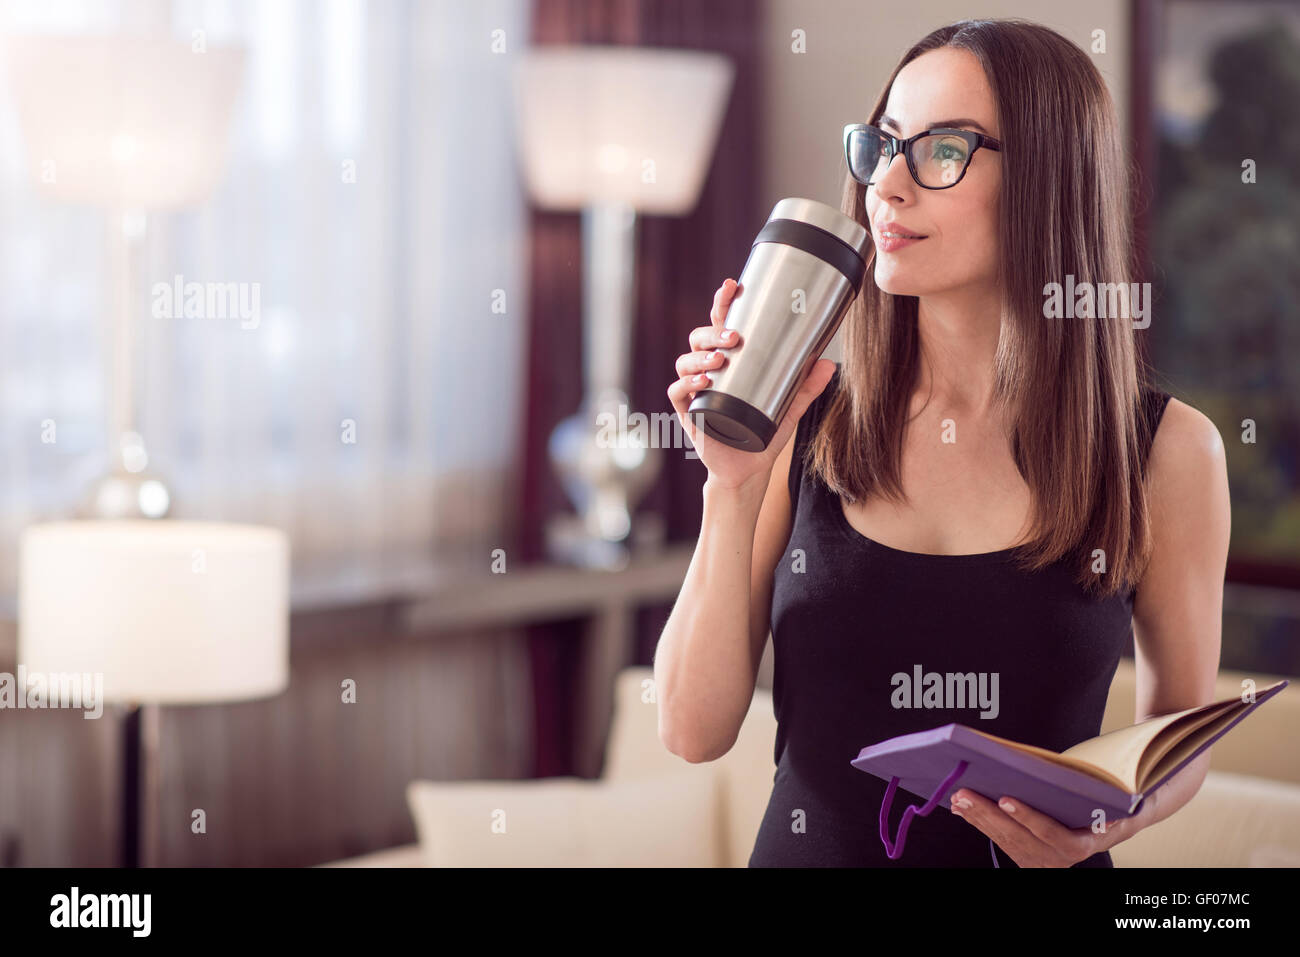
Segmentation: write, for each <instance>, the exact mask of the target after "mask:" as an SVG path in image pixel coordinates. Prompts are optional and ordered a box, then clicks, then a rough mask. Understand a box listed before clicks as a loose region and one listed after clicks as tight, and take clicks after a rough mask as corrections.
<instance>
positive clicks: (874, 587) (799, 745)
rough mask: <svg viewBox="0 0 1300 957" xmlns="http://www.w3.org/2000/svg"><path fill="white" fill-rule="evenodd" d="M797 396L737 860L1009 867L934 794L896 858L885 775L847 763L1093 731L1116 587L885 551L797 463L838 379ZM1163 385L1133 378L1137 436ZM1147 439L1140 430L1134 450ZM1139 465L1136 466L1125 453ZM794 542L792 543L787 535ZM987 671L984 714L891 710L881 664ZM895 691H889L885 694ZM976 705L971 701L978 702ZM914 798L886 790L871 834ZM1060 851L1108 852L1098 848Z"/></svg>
mask: <svg viewBox="0 0 1300 957" xmlns="http://www.w3.org/2000/svg"><path fill="white" fill-rule="evenodd" d="M840 374H841V367H840V366H837V368H836V372H835V375H834V377H833V378H832V379H831V381H830V383H829V384H828V385H827V386H826V388H825V389H824V390H823V392H822V394H821V395H820V396H818V398H817V399H816V400H815V401H814V402H813V403H812V405H810V406H809V408H808V410H807V411H806V412H805V413H804V415H803V417H802V418H801V419H800V421H799V425H798V429H797V430H796V433H795V447H794V450H793V451H794V457H793V459H792V461H791V464H790V500H791V505H792V511H793V516H794V519H793V524H792V528H791V532H790V540H789V543H788V544H787V546H786V553H785V555H784V556H783V558H782V559H781V561H780V562H778V563H777V566H776V570H775V575H774V580H773V593H772V642H773V651H774V672H773V687H772V694H773V706H774V709H775V712H776V719H777V734H776V750H775V758H776V774H775V777H774V787H773V789H772V795H771V798H770V799H769V801H768V806H767V811H766V814H765V815H764V817H763V822H762V825H761V827H760V828H759V833H758V838H757V840H756V842H755V844H754V849H753V852H752V853H751V855H750V859H749V866H750V867H809V866H814V867H868V866H880V867H886V866H887V867H993V866H994V861H993V855H994V853H996V855H997V864H998V866H1000V867H1015V866H1016V864H1015V862H1014V861H1013V860H1012V859H1011V858H1010V857H1008V856H1007V855H1006V854H1005V852H1003V851H1002V849H1001V848H996V849H995V845H992V842H991V841H990V840H989V839H988V837H987V836H986V835H985V834H984V833H983V832H982V831H980V830H978V829H977V828H976V827H974V826H973V825H972V824H970V823H968V822H967V821H965V820H963V819H962V818H960V817H958V816H957V815H955V814H952V813H951V812H950V811H949V810H948V808H947V805H946V802H945V803H944V804H942V805H940V806H938V807H936V808H935V809H934V810H933V811H932V812H931V813H930V814H929V815H927V816H926V817H919V818H916V819H914V820H913V821H912V823H911V825H910V827H909V829H908V832H907V844H906V848H905V850H904V852H903V855H902V857H901V858H899V859H898V860H890V859H889V858H888V857H886V855H885V847H884V844H883V842H882V841H881V839H880V835H879V824H878V817H879V814H880V806H881V802H882V800H883V798H884V795H885V789H886V787H887V786H888V782H885V781H882V780H881V779H879V778H877V777H875V776H873V775H871V774H868V773H866V772H864V771H859V770H858V769H857V768H854V767H852V766H851V765H850V764H849V761H850V760H852V759H853V758H855V757H857V756H858V752H859V751H861V750H862V749H863V748H864V747H867V746H868V745H872V744H875V743H877V742H879V741H884V740H885V739H887V738H892V737H894V736H896V735H900V734H908V733H911V732H914V731H925V730H928V729H930V728H934V727H937V726H939V725H944V724H948V723H950V722H955V723H959V724H967V725H970V726H971V727H976V728H979V729H980V730H981V731H987V732H988V733H990V734H995V735H999V736H1001V737H1006V738H1010V739H1011V740H1013V741H1020V742H1024V743H1026V744H1032V745H1037V746H1038V747H1042V748H1048V749H1050V750H1052V751H1063V750H1065V749H1066V748H1068V747H1070V746H1072V745H1074V744H1077V743H1079V742H1080V741H1083V740H1086V739H1087V738H1092V737H1095V736H1096V735H1098V734H1100V733H1101V721H1102V715H1103V712H1104V711H1105V707H1106V699H1107V695H1108V693H1109V690H1110V683H1111V679H1112V678H1113V677H1114V675H1115V669H1116V667H1117V666H1118V664H1119V658H1120V654H1121V653H1122V652H1123V651H1124V650H1125V648H1126V647H1127V646H1128V643H1129V641H1130V640H1131V638H1132V614H1133V596H1134V594H1135V592H1134V590H1133V589H1132V588H1130V589H1127V591H1126V592H1121V593H1120V594H1118V595H1116V596H1114V597H1112V598H1109V599H1098V598H1095V597H1090V596H1088V595H1087V594H1086V593H1085V592H1084V591H1083V589H1082V587H1081V586H1079V585H1078V584H1077V583H1076V582H1075V581H1074V573H1075V572H1074V569H1075V568H1076V567H1077V566H1075V565H1069V564H1066V563H1065V562H1064V561H1062V562H1058V563H1057V564H1055V565H1052V566H1049V567H1048V568H1045V569H1043V570H1041V571H1039V572H1036V573H1032V574H1031V573H1027V572H1025V571H1022V570H1021V569H1019V568H1018V567H1017V566H1016V565H1015V563H1014V556H1015V554H1016V553H1017V552H1018V548H1015V547H1013V548H1009V549H1003V550H1002V551H997V552H985V553H981V554H974V555H928V554H921V553H917V552H907V551H900V550H898V549H895V548H890V547H888V546H886V545H882V544H879V543H878V542H875V541H872V540H871V539H868V538H866V537H865V536H863V535H862V534H861V533H860V532H858V531H857V530H856V529H854V528H853V527H852V526H851V525H850V524H849V523H848V520H847V519H846V518H845V517H844V512H843V509H842V507H841V505H840V500H839V497H838V496H836V495H835V494H833V493H832V492H831V491H830V489H829V488H828V487H827V486H826V485H825V484H824V483H823V482H821V481H819V480H818V481H814V480H812V479H810V478H809V477H808V476H807V475H806V474H805V472H804V469H803V467H802V463H803V458H802V457H803V453H804V450H805V449H806V447H807V445H808V443H809V442H810V440H811V438H812V436H813V435H814V433H815V430H816V427H817V425H818V424H819V423H820V421H821V416H822V415H823V414H824V412H825V409H826V406H827V404H828V402H829V400H830V398H831V397H832V396H833V395H834V390H835V389H836V388H837V386H838V384H839V381H840ZM1168 401H1169V396H1168V395H1167V394H1165V393H1163V392H1159V391H1157V390H1144V391H1143V397H1142V414H1143V415H1144V416H1145V418H1146V421H1147V422H1148V423H1149V428H1148V429H1147V430H1146V432H1145V434H1146V435H1147V436H1154V435H1155V429H1156V427H1157V425H1158V424H1159V421H1160V418H1161V416H1162V415H1163V413H1164V409H1165V406H1166V404H1167V403H1168ZM1149 449H1150V440H1147V441H1145V442H1144V443H1143V448H1142V453H1143V462H1144V463H1145V458H1146V456H1147V454H1148V452H1149ZM1143 467H1145V466H1143ZM796 550H801V552H802V553H801V554H800V552H799V551H796ZM917 666H920V668H921V671H922V673H928V672H938V673H940V674H942V673H945V672H961V673H967V672H972V671H973V672H976V673H977V674H978V673H980V672H984V673H986V674H988V675H989V676H990V677H989V679H988V680H989V685H988V687H990V688H991V686H992V685H991V681H992V677H991V676H992V674H993V673H995V672H996V673H997V675H998V679H997V680H998V685H997V699H998V710H997V714H996V716H991V717H987V718H982V717H981V716H980V715H981V713H982V709H981V708H980V707H979V706H978V705H976V706H975V707H972V708H965V709H962V708H948V709H943V708H933V707H931V708H917V707H910V708H895V707H894V706H893V702H894V701H895V700H897V699H896V698H895V696H894V690H895V686H894V684H893V682H892V680H891V678H892V676H893V675H895V674H896V673H899V672H901V673H904V674H906V675H908V676H912V675H914V674H915V669H916V667H917ZM900 697H901V696H900ZM991 711H992V709H991V708H989V709H987V712H991ZM913 803H914V804H917V805H920V804H921V803H923V802H922V800H921V799H918V798H916V797H915V796H914V795H912V794H910V793H908V792H906V791H903V790H902V789H901V788H900V789H899V791H898V794H897V795H895V799H894V802H893V805H892V807H891V809H890V816H889V833H890V835H891V836H894V835H896V834H897V830H898V824H899V821H900V819H901V817H902V813H903V810H904V808H906V807H907V806H908V805H909V804H913ZM1075 866H1076V867H1111V866H1113V864H1112V862H1111V858H1110V854H1109V852H1101V853H1099V854H1094V855H1093V856H1092V857H1090V858H1088V859H1087V860H1085V861H1081V862H1079V863H1078V864H1076V865H1075Z"/></svg>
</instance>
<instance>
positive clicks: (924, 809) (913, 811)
mask: <svg viewBox="0 0 1300 957" xmlns="http://www.w3.org/2000/svg"><path fill="white" fill-rule="evenodd" d="M968 766H969V762H968V761H958V762H957V767H955V768H953V770H952V773H951V774H949V775H948V776H947V777H946V778H944V779H943V780H942V781H941V782H939V786H938V787H937V788H935V789H934V793H933V794H931V795H930V800H928V801H926V802H925V804H924V805H922V806H921V807H919V808H918V807H917V806H916V805H915V804H909V805H908V806H907V807H906V808H904V809H903V820H902V821H901V822H899V825H898V843H897V844H894V843H893V842H891V841H890V840H889V808H890V807H891V806H892V805H893V803H894V792H895V791H896V790H898V776H897V775H895V776H894V777H892V778H890V779H889V787H888V788H887V789H886V790H885V799H884V801H882V802H881V804H880V839H881V840H882V841H884V842H885V853H886V855H887V856H888V857H889V859H890V860H891V861H896V860H898V859H899V858H900V857H902V856H903V845H904V844H905V843H906V841H907V826H908V825H909V824H911V823H912V818H913V817H914V816H916V815H918V814H919V815H920V816H921V817H925V816H926V815H927V814H929V813H930V812H931V811H933V810H934V809H935V808H936V807H938V805H939V798H941V797H942V796H943V794H944V792H945V791H947V790H948V788H950V787H952V785H953V783H954V782H956V780H957V779H958V778H959V777H961V776H962V774H963V773H964V772H965V771H966V768H967V767H968ZM992 846H993V842H992V841H990V842H989V847H990V848H992ZM993 863H994V864H996V863H997V857H996V856H995V857H994V858H993Z"/></svg>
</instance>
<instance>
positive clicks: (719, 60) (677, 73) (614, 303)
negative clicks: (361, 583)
mask: <svg viewBox="0 0 1300 957" xmlns="http://www.w3.org/2000/svg"><path fill="white" fill-rule="evenodd" d="M733 74H734V68H733V66H732V65H731V63H730V61H729V60H727V59H726V58H725V57H724V56H722V55H721V54H716V53H703V52H698V51H691V50H668V49H648V48H642V47H626V46H611V47H600V46H563V45H561V46H546V47H537V48H534V49H533V50H531V51H529V52H527V53H525V54H524V55H523V56H521V58H520V60H519V61H518V62H517V63H516V66H515V73H514V76H513V81H514V94H515V126H516V137H517V143H518V151H519V158H520V161H521V163H522V167H523V178H524V181H525V183H526V185H527V188H528V192H529V195H530V196H531V198H532V200H533V202H534V203H535V204H536V205H537V206H538V207H540V208H542V209H546V210H557V211H558V210H581V212H582V248H583V254H582V255H583V261H582V281H583V343H582V354H583V389H584V395H583V400H582V405H581V407H580V408H579V410H578V412H577V413H576V414H575V415H573V416H570V417H569V418H567V419H565V420H564V421H562V422H561V423H560V424H559V425H558V426H557V427H556V428H555V431H554V432H553V433H552V434H551V439H550V444H549V452H550V456H551V461H552V464H553V466H554V467H555V469H556V471H557V473H558V475H559V477H560V481H561V483H562V484H563V486H564V488H565V491H566V493H567V494H568V496H569V498H570V499H571V500H572V502H573V504H574V506H575V508H576V509H577V512H578V520H577V522H574V521H573V520H572V519H571V518H569V519H566V518H563V517H557V518H556V519H554V520H552V522H551V524H550V525H549V526H548V528H547V547H548V550H549V551H550V553H551V556H552V557H553V558H558V559H560V560H563V561H570V562H573V563H576V564H579V565H584V566H590V567H608V568H619V567H623V566H625V565H626V564H627V562H628V560H629V558H630V549H629V548H628V544H627V543H628V542H629V541H630V540H632V539H633V538H634V536H633V532H634V522H633V510H634V508H635V506H636V503H637V501H639V499H640V498H641V496H642V495H643V494H644V493H645V491H646V490H647V489H648V488H649V486H650V484H651V483H652V482H653V481H654V479H655V478H656V476H657V475H658V473H659V470H660V468H661V467H662V460H661V458H660V450H659V449H657V448H655V447H653V445H652V444H651V441H650V435H649V433H650V432H651V431H652V430H650V429H645V428H643V429H640V430H639V431H633V430H631V429H629V428H628V427H627V426H628V422H629V419H630V418H631V416H632V413H631V412H630V410H629V409H628V391H629V389H630V365H629V364H630V361H631V356H630V351H631V331H632V320H633V309H634V304H635V301H636V300H635V275H634V271H635V253H636V232H635V230H636V222H637V216H638V214H646V215H652V216H684V215H686V214H688V213H690V212H691V210H692V209H694V208H695V205H696V203H697V202H698V200H699V195H700V189H701V186H702V184H703V182H704V178H705V174H706V173H707V171H708V168H709V165H710V162H711V160H712V157H713V150H714V146H715V144H716V141H717V138H718V131H719V128H720V127H721V124H722V116H723V107H724V106H725V104H726V101H727V97H728V94H729V93H730V90H731V83H732V77H733ZM608 423H617V426H616V427H615V428H614V429H611V428H609V427H607V424H608ZM611 432H614V433H615V434H614V436H613V438H612V440H611Z"/></svg>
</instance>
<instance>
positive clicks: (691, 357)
mask: <svg viewBox="0 0 1300 957" xmlns="http://www.w3.org/2000/svg"><path fill="white" fill-rule="evenodd" d="M726 362H727V356H726V354H725V353H722V352H719V351H718V350H716V349H714V350H712V351H699V352H687V353H685V354H683V355H680V356H678V357H677V374H678V375H679V376H688V375H695V374H696V373H698V372H710V371H714V370H717V369H721V368H722V367H723V366H724V365H725V364H726Z"/></svg>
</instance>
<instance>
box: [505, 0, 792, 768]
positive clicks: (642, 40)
mask: <svg viewBox="0 0 1300 957" xmlns="http://www.w3.org/2000/svg"><path fill="white" fill-rule="evenodd" d="M763 7H764V5H763V3H762V2H761V0H709V2H707V3H705V2H701V0H536V3H535V4H534V8H533V21H532V27H531V39H532V42H533V43H534V44H535V45H544V44H593V45H595V44H601V45H603V44H616V45H630V46H642V47H673V48H678V49H694V50H708V51H714V52H719V53H722V54H724V55H726V56H727V57H729V58H730V60H731V61H732V63H733V64H734V67H735V79H734V82H733V86H732V90H731V95H730V99H729V101H728V103H727V107H726V112H725V114H724V120H723V125H722V129H721V133H720V137H719V140H718V146H717V148H716V150H715V153H714V157H713V164H712V166H711V168H710V170H709V174H708V177H707V178H706V180H705V184H704V189H703V192H702V194H701V197H700V201H699V204H698V206H697V207H696V209H695V210H694V212H692V213H691V214H690V215H689V216H685V217H681V218H666V217H656V216H647V217H642V218H640V221H639V223H638V226H637V263H636V281H637V297H636V314H635V333H634V336H633V345H632V355H633V359H632V382H631V400H632V408H633V409H634V410H635V411H639V412H644V413H647V414H648V413H652V412H658V411H670V410H671V407H670V406H669V404H668V398H667V396H665V394H664V390H665V389H667V387H668V385H669V383H670V382H671V381H672V380H673V379H674V378H675V375H676V374H675V372H674V370H673V362H674V359H675V358H676V357H677V356H678V355H679V354H681V353H682V352H685V351H686V350H687V348H688V347H689V346H688V343H687V336H688V334H689V333H690V330H691V329H692V328H694V327H695V326H699V325H705V324H706V323H707V322H708V321H709V319H708V314H709V308H710V305H711V302H712V297H713V291H714V290H715V289H716V288H717V287H718V286H719V285H721V283H722V280H723V279H725V278H727V277H728V276H731V277H733V278H734V277H736V276H738V275H739V274H740V269H741V267H742V266H743V265H744V263H745V258H746V256H747V255H748V254H749V247H750V244H751V243H752V242H753V240H754V236H755V234H756V233H757V232H758V229H759V228H760V227H761V226H762V224H763V222H764V221H765V220H766V218H767V214H768V212H770V210H768V209H762V208H759V203H758V200H759V175H760V173H761V170H760V168H759V165H758V162H757V159H756V158H757V157H758V155H759V146H760V142H761V140H760V136H759V132H760V128H759V100H758V90H759V76H758V70H759V62H760V61H759V54H760V50H759V43H760V36H761V33H762V29H761V28H762V24H761V19H762V15H763ZM530 247H531V249H530V271H531V276H532V279H531V288H530V289H529V315H530V317H531V319H530V335H529V343H528V346H527V356H528V358H527V376H528V381H527V384H526V389H525V394H526V396H527V409H526V412H525V414H524V416H523V428H524V433H523V436H522V437H521V448H522V449H523V460H522V468H521V474H520V490H519V496H518V498H517V503H518V505H519V509H520V511H519V512H518V514H517V534H518V544H517V546H516V548H515V549H514V550H513V554H514V555H515V556H517V557H518V558H520V559H522V560H523V561H525V562H533V561H541V560H543V559H544V558H545V555H544V543H545V535H544V529H545V522H546V519H547V517H548V516H550V515H553V514H556V513H557V512H571V511H572V507H571V505H570V504H569V501H568V499H567V497H566V496H565V494H564V490H563V489H562V488H561V487H560V485H559V483H558V481H557V480H556V478H555V475H554V473H553V471H552V469H551V467H550V464H549V462H548V460H547V451H546V444H547V440H548V439H549V437H550V434H551V430H552V429H553V428H554V427H555V425H556V423H558V422H559V421H560V420H561V419H563V418H564V417H565V416H568V415H571V414H572V413H573V412H574V411H575V410H576V409H577V408H578V404H579V402H580V401H581V399H582V364H581V354H582V334H581V322H582V276H581V268H582V235H581V218H580V214H578V213H565V214H561V213H545V212H540V211H537V210H534V211H533V212H532V214H531V238H530ZM685 451H686V450H684V449H682V450H669V451H668V454H666V455H665V457H664V467H663V471H662V472H661V473H660V477H659V480H658V482H657V483H656V485H655V487H654V488H653V489H652V490H651V491H650V493H649V494H647V495H646V497H645V498H644V499H643V500H642V503H641V505H640V508H641V509H644V510H653V511H655V512H657V513H659V514H660V515H662V516H663V518H664V520H665V523H666V527H667V534H668V538H669V540H670V541H690V540H694V538H695V537H696V536H697V535H698V533H699V522H700V508H701V502H700V485H701V484H702V483H703V481H704V477H705V472H704V467H703V466H702V465H701V464H700V463H699V461H698V460H696V459H688V458H686V455H685ZM664 616H666V611H664V612H663V613H662V614H660V615H655V614H654V613H653V610H651V613H650V614H647V615H642V616H641V618H640V624H639V627H640V628H641V629H642V630H644V631H646V632H647V634H645V635H640V636H638V646H639V647H641V648H642V649H645V648H647V647H653V641H654V639H655V638H656V637H657V631H658V628H659V627H661V626H662V619H663V617H664ZM580 625H581V623H580V622H571V623H564V624H561V625H545V626H541V625H539V626H536V627H535V628H533V629H532V630H531V634H530V649H531V653H532V658H533V670H534V687H535V700H536V703H537V724H536V727H537V734H538V738H537V751H536V754H537V762H536V774H537V776H539V777H546V776H552V775H562V774H572V773H574V772H573V770H572V763H571V757H570V755H571V748H570V743H571V741H572V730H573V725H572V722H573V721H574V720H575V719H579V718H580V715H577V714H576V713H575V711H574V708H573V706H572V703H573V702H575V701H576V700H577V695H576V694H575V693H574V689H573V685H572V678H573V676H574V675H575V673H576V670H577V660H576V657H575V652H576V649H577V647H578V642H577V641H576V640H575V639H576V637H577V629H578V628H579V627H580Z"/></svg>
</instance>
